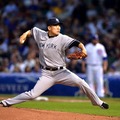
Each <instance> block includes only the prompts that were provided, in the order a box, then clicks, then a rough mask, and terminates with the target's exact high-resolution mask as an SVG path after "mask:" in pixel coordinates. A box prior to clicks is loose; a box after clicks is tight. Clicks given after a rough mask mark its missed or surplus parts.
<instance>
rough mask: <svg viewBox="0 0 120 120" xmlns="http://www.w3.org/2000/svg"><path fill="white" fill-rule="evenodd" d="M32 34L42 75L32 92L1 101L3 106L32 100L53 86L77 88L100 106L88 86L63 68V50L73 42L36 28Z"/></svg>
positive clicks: (60, 35) (99, 101)
mask: <svg viewBox="0 0 120 120" xmlns="http://www.w3.org/2000/svg"><path fill="white" fill-rule="evenodd" d="M32 34H33V37H34V39H35V41H36V42H37V44H38V47H39V60H40V64H41V66H42V75H41V77H40V78H39V80H38V81H37V83H36V85H35V86H34V88H33V89H32V90H30V91H27V92H24V93H21V94H19V95H17V96H16V97H14V98H9V99H6V100H3V101H2V103H3V104H4V106H7V105H13V104H17V103H21V102H25V101H27V100H31V99H34V98H36V97H38V96H39V95H41V94H42V93H43V92H44V91H46V90H47V89H48V88H50V87H51V86H53V85H55V84H63V85H68V86H77V87H79V88H81V89H82V90H83V91H84V93H85V94H86V95H87V96H88V98H89V99H90V100H91V102H92V104H93V105H98V106H101V104H102V103H103V101H102V100H100V99H99V98H98V96H97V95H96V94H95V92H93V91H92V90H91V88H90V87H89V86H88V84H87V83H86V82H85V81H84V80H83V79H81V78H79V77H78V76H77V75H76V74H74V73H72V72H71V71H69V70H68V69H67V68H66V67H65V66H66V64H65V50H66V49H67V48H68V47H69V46H70V44H72V43H73V42H74V41H75V40H74V39H73V38H71V37H68V36H67V35H63V34H59V35H58V36H54V37H49V36H48V32H46V31H43V30H41V29H38V28H36V27H34V28H33V29H32Z"/></svg>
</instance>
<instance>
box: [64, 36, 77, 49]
mask: <svg viewBox="0 0 120 120" xmlns="http://www.w3.org/2000/svg"><path fill="white" fill-rule="evenodd" d="M75 41H76V40H75V39H73V38H71V37H69V36H67V35H64V36H63V39H62V49H63V50H66V49H68V48H69V46H70V45H72V43H74V42H75Z"/></svg>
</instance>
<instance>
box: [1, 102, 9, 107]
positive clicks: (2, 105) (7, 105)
mask: <svg viewBox="0 0 120 120" xmlns="http://www.w3.org/2000/svg"><path fill="white" fill-rule="evenodd" d="M0 106H1V107H10V106H11V105H9V104H7V103H6V105H4V104H3V103H2V102H0Z"/></svg>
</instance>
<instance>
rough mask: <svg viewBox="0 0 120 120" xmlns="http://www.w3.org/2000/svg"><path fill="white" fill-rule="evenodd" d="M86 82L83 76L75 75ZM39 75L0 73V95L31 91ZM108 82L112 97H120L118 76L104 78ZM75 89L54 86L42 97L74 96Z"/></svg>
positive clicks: (119, 78) (119, 79)
mask: <svg viewBox="0 0 120 120" xmlns="http://www.w3.org/2000/svg"><path fill="white" fill-rule="evenodd" d="M77 75H78V76H80V77H81V78H83V79H85V80H86V76H85V74H77ZM40 76H41V74H37V73H0V94H19V93H22V92H24V91H28V90H30V89H32V88H33V87H34V85H35V83H36V82H37V80H38V78H39V77H40ZM104 78H105V81H106V80H107V81H108V86H109V90H110V92H112V97H120V76H107V75H105V76H104ZM76 91H78V88H77V87H70V86H64V85H54V86H53V87H51V88H49V89H48V90H47V91H45V92H44V93H43V94H42V95H47V96H74V95H75V92H76Z"/></svg>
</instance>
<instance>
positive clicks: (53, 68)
mask: <svg viewBox="0 0 120 120" xmlns="http://www.w3.org/2000/svg"><path fill="white" fill-rule="evenodd" d="M41 68H42V69H44V70H50V71H56V70H61V69H63V67H62V66H61V67H44V66H41Z"/></svg>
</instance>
